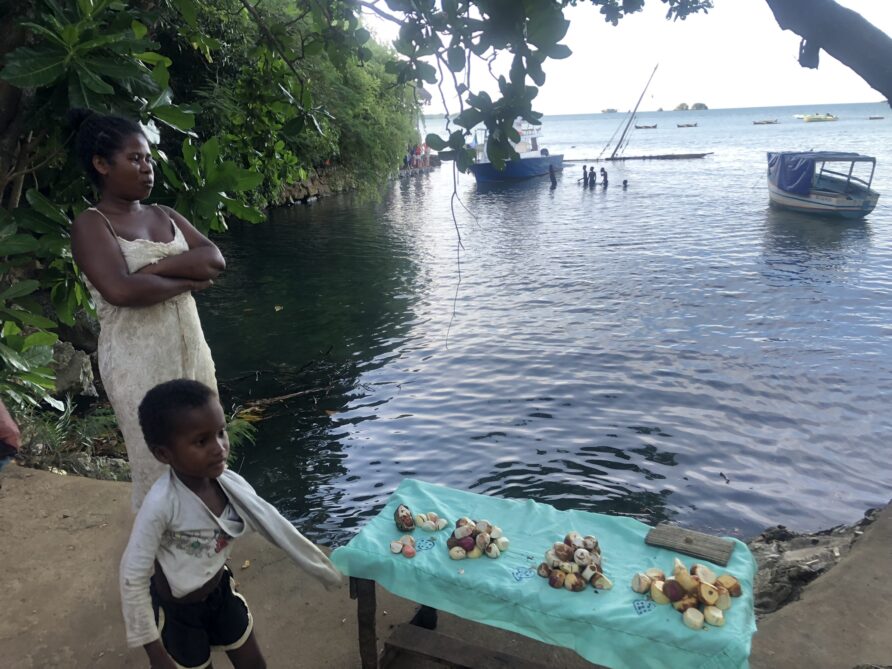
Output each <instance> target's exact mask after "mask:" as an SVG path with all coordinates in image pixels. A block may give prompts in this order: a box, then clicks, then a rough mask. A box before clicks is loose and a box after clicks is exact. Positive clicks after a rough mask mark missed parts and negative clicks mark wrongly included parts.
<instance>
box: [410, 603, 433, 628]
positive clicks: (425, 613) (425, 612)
mask: <svg viewBox="0 0 892 669" xmlns="http://www.w3.org/2000/svg"><path fill="white" fill-rule="evenodd" d="M409 624H410V625H415V626H416V627H423V628H424V629H426V630H435V629H437V609H434V608H431V607H430V606H425V605H424V604H422V605H421V608H419V609H418V610H417V611H416V612H415V615H414V616H413V617H412V620H410V621H409Z"/></svg>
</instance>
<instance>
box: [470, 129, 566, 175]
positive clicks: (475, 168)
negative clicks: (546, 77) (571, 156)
mask: <svg viewBox="0 0 892 669" xmlns="http://www.w3.org/2000/svg"><path fill="white" fill-rule="evenodd" d="M514 127H515V128H516V129H517V131H518V132H519V133H520V141H519V142H517V143H516V144H514V150H515V151H517V153H518V154H519V156H518V157H517V158H515V159H513V160H508V161H505V165H504V167H503V169H501V170H499V169H497V168H496V167H495V165H493V164H492V163H491V162H490V161H489V157H488V156H487V155H486V139H487V133H486V131H485V130H478V131H477V132H476V133H475V135H474V143H475V145H476V146H475V148H476V157H475V160H474V163H473V164H472V165H471V167H470V169H471V172H472V173H473V174H474V177H475V178H476V179H477V183H492V182H496V181H517V180H519V179H530V178H532V177H539V176H543V175H545V174H548V172H549V168H553V169H554V171H555V172H560V171H561V170H562V169H564V154H562V153H559V154H555V155H552V154H550V153H549V152H548V149H546V148H544V147H542V146H540V144H539V128H538V126H533V125H526V124H524V125H521V124H519V123H515V125H514Z"/></svg>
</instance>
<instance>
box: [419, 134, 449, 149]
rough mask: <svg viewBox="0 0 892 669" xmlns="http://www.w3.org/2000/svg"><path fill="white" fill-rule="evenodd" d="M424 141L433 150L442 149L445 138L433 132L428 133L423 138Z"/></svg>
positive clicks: (444, 144)
mask: <svg viewBox="0 0 892 669" xmlns="http://www.w3.org/2000/svg"><path fill="white" fill-rule="evenodd" d="M424 141H425V142H426V143H427V145H428V146H429V147H431V149H433V150H434V151H442V150H443V149H445V148H446V140H444V139H443V138H442V137H440V136H439V135H437V134H435V133H430V134H428V135H427V137H425V138H424Z"/></svg>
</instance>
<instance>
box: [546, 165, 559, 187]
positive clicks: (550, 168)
mask: <svg viewBox="0 0 892 669" xmlns="http://www.w3.org/2000/svg"><path fill="white" fill-rule="evenodd" d="M548 177H549V178H550V179H551V188H552V189H555V188H557V177H556V176H555V175H554V165H551V164H549V165H548Z"/></svg>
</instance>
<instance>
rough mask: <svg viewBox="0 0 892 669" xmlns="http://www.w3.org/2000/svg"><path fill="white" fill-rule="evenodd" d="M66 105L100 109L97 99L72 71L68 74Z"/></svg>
mask: <svg viewBox="0 0 892 669" xmlns="http://www.w3.org/2000/svg"><path fill="white" fill-rule="evenodd" d="M68 104H69V106H71V107H83V108H85V109H96V108H97V107H100V104H99V98H98V97H97V96H96V94H95V93H93V92H92V91H91V90H90V89H89V88H87V87H86V86H85V85H84V82H83V80H82V79H81V78H80V77H79V76H77V73H76V72H74V71H72V72H69V73H68Z"/></svg>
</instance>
